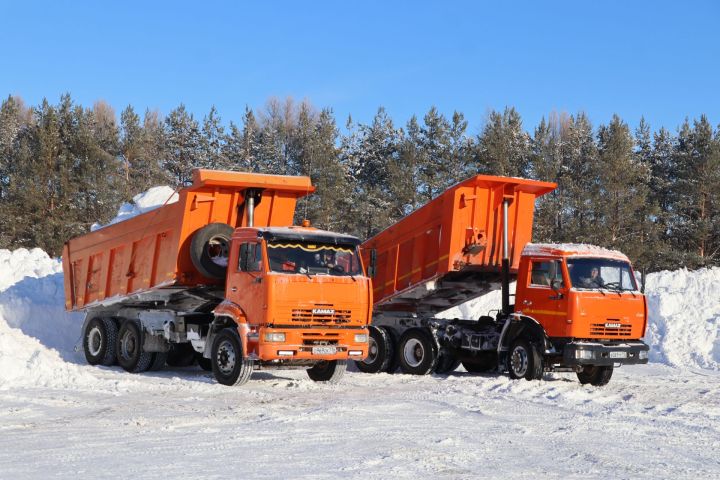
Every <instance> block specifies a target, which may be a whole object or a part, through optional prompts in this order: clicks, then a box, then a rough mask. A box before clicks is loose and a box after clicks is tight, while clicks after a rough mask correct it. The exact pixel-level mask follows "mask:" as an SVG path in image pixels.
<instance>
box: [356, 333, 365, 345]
mask: <svg viewBox="0 0 720 480" xmlns="http://www.w3.org/2000/svg"><path fill="white" fill-rule="evenodd" d="M367 341H368V337H367V333H358V334H356V335H355V343H367Z"/></svg>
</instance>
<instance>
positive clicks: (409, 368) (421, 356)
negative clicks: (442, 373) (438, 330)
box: [398, 328, 438, 375]
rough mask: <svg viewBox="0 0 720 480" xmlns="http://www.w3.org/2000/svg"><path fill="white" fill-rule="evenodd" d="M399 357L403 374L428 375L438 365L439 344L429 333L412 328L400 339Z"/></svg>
mask: <svg viewBox="0 0 720 480" xmlns="http://www.w3.org/2000/svg"><path fill="white" fill-rule="evenodd" d="M398 356H399V359H400V370H402V372H403V373H408V374H410V375H427V374H428V373H430V372H432V371H433V369H434V368H435V366H436V365H437V361H438V348H437V344H436V343H435V341H434V340H433V338H432V335H431V334H430V332H429V331H427V330H423V329H420V328H411V329H409V330H406V331H405V333H403V334H402V336H401V337H400V341H399V342H398Z"/></svg>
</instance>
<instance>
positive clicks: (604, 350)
mask: <svg viewBox="0 0 720 480" xmlns="http://www.w3.org/2000/svg"><path fill="white" fill-rule="evenodd" d="M554 188H555V184H552V183H548V182H539V181H535V180H526V179H522V178H508V177H496V176H486V175H477V176H475V177H472V178H469V179H467V180H465V181H463V182H460V183H458V184H457V185H454V186H452V187H451V188H449V189H448V190H446V191H445V192H443V193H441V194H440V195H439V196H438V197H437V198H435V199H433V200H432V201H430V202H429V203H428V204H426V205H424V206H423V207H422V208H420V209H418V210H416V211H415V212H413V213H411V214H410V215H408V216H406V217H405V218H403V219H401V220H400V221H398V222H397V223H395V224H394V225H391V226H390V227H388V228H387V229H386V230H384V231H382V232H380V233H378V234H377V235H375V236H374V237H373V238H370V239H368V240H367V241H365V242H364V243H363V244H362V252H363V255H364V256H365V261H366V264H368V265H369V266H370V269H369V272H370V275H371V277H372V280H373V292H374V306H373V320H372V326H371V327H370V350H369V354H368V357H367V358H365V359H364V360H362V361H359V362H357V366H358V368H359V369H360V370H361V371H364V372H368V373H375V372H382V371H394V370H395V369H397V368H398V367H399V368H400V369H401V370H402V371H403V372H404V373H409V374H427V373H431V372H436V373H446V372H449V371H452V370H454V369H455V368H457V367H458V366H459V365H460V364H462V365H463V366H464V367H465V369H466V370H467V371H469V372H485V371H493V370H496V371H500V372H508V374H509V375H510V377H512V378H516V379H517V378H526V379H528V380H532V379H538V378H541V377H542V375H543V372H548V371H573V372H576V373H577V376H578V378H579V380H580V382H581V383H591V384H594V385H604V384H606V383H607V382H608V381H609V380H610V377H611V376H612V372H613V368H614V367H615V366H618V365H623V364H632V363H647V352H648V346H647V345H645V344H644V343H643V342H642V340H641V339H642V337H643V335H644V334H645V328H646V325H647V307H646V303H645V297H644V295H643V294H642V293H641V292H640V291H639V289H638V285H637V282H636V281H635V277H634V273H633V270H632V267H631V266H630V262H629V260H628V258H627V257H626V256H625V255H623V254H622V253H619V252H615V251H611V250H606V249H602V248H599V247H594V246H589V245H564V244H563V245H541V244H532V243H530V239H531V235H532V224H533V210H534V204H535V200H536V198H537V197H539V196H541V195H544V194H546V193H548V192H550V191H552V190H553V189H554ZM512 278H514V279H515V280H516V291H515V295H514V302H512V301H511V299H512V294H511V292H510V287H511V285H510V280H511V279H512ZM498 289H499V290H501V293H502V296H501V298H502V302H501V304H500V305H497V306H496V307H495V308H491V309H489V311H488V314H487V315H482V316H480V317H479V318H470V319H459V318H454V319H448V318H445V316H444V314H443V312H444V311H445V310H447V309H449V308H451V307H455V306H459V305H461V304H463V303H465V302H467V301H469V300H472V299H474V298H477V297H480V296H482V295H484V294H487V293H489V292H491V291H493V290H498Z"/></svg>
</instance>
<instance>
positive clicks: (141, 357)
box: [116, 320, 153, 373]
mask: <svg viewBox="0 0 720 480" xmlns="http://www.w3.org/2000/svg"><path fill="white" fill-rule="evenodd" d="M142 340H143V339H142V332H141V330H140V325H139V324H138V323H137V322H136V321H134V320H126V321H124V322H123V324H122V326H121V327H120V332H119V333H118V338H117V344H116V349H117V357H118V363H119V364H120V366H121V367H122V368H124V369H125V371H128V372H130V373H139V372H144V371H145V370H147V369H148V368H150V363H151V362H152V359H153V358H152V357H153V354H152V353H151V352H144V351H143V349H142V344H143V342H142Z"/></svg>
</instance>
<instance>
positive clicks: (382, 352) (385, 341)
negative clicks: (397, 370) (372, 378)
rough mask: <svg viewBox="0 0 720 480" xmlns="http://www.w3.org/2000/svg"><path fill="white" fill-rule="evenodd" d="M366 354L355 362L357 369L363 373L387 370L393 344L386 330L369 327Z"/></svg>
mask: <svg viewBox="0 0 720 480" xmlns="http://www.w3.org/2000/svg"><path fill="white" fill-rule="evenodd" d="M369 330H370V338H369V339H368V356H367V358H366V359H365V360H362V361H360V362H357V361H356V362H355V365H356V366H357V368H358V370H360V371H361V372H365V373H378V372H384V371H386V370H387V368H388V366H389V365H390V361H391V360H392V358H393V353H394V351H393V350H394V349H393V344H392V339H391V338H390V334H389V333H388V332H387V330H385V329H383V328H378V327H372V326H371V327H369Z"/></svg>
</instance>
